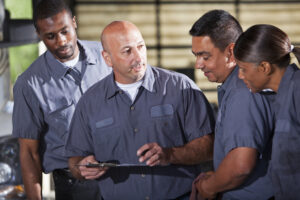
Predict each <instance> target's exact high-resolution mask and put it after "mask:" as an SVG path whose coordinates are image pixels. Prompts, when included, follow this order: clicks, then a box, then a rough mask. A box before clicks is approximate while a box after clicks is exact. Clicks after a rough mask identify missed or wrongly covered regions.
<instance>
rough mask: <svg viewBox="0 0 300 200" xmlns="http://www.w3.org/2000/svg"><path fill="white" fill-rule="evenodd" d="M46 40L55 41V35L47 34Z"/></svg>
mask: <svg viewBox="0 0 300 200" xmlns="http://www.w3.org/2000/svg"><path fill="white" fill-rule="evenodd" d="M46 38H47V39H48V40H53V39H54V34H53V33H49V34H47V36H46Z"/></svg>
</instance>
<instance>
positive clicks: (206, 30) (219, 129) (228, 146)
mask: <svg viewBox="0 0 300 200" xmlns="http://www.w3.org/2000/svg"><path fill="white" fill-rule="evenodd" d="M241 33H242V28H241V26H240V24H239V23H238V21H237V20H236V19H235V18H234V17H233V16H231V15H230V14H229V13H228V12H226V11H224V10H212V11H209V12H207V13H205V14H204V15H203V16H202V17H200V18H199V19H198V20H197V21H196V22H195V23H194V25H193V26H192V28H191V30H190V34H191V35H192V52H193V54H194V55H195V57H196V63H195V68H197V69H201V70H202V71H203V72H204V75H205V76H206V77H207V78H208V80H209V81H211V82H217V83H221V85H220V86H219V87H218V103H219V111H218V115H217V120H216V128H215V140H214V156H213V157H214V159H213V161H214V168H215V171H214V172H207V173H206V174H205V175H202V176H199V177H202V178H200V180H199V181H198V182H196V184H195V185H196V188H197V190H198V192H199V196H201V197H202V198H205V199H213V198H215V197H216V196H217V194H219V196H222V195H223V197H222V199H243V200H247V199H249V200H253V199H256V200H258V199H261V200H266V199H268V198H270V197H272V196H273V190H272V183H271V180H270V177H269V175H268V173H267V171H268V165H269V160H270V150H271V139H272V131H273V114H272V108H271V106H270V104H271V102H270V101H271V100H272V98H271V97H272V96H269V95H267V94H264V95H263V94H253V93H251V92H250V91H249V90H248V88H247V87H246V85H245V84H244V83H243V81H242V80H240V79H239V78H238V67H237V66H236V62H235V59H234V55H233V47H234V43H235V41H236V40H237V38H238V37H239V35H240V34H241ZM269 97H270V98H269Z"/></svg>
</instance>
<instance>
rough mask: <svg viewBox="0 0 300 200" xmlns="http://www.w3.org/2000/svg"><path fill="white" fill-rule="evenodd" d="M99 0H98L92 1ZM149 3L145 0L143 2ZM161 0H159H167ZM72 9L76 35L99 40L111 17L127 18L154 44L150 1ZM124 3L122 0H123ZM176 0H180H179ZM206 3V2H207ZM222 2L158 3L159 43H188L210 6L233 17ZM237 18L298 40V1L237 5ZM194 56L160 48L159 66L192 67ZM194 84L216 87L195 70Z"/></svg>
mask: <svg viewBox="0 0 300 200" xmlns="http://www.w3.org/2000/svg"><path fill="white" fill-rule="evenodd" d="M94 1H95V2H101V0H94ZM147 1H148V2H153V1H152V0H145V1H144V2H147ZM167 1H168V0H162V1H161V2H167ZM76 2H77V3H78V4H76V7H75V12H76V16H77V20H78V34H79V37H80V38H81V39H87V40H99V38H100V33H101V31H102V29H103V28H104V26H105V25H107V24H108V23H109V22H111V21H113V20H129V21H132V22H133V23H135V24H136V25H137V26H138V27H139V28H140V30H141V32H142V34H143V36H144V38H145V41H146V44H147V45H148V46H155V45H156V44H157V39H156V32H157V30H156V18H155V17H156V16H155V8H156V7H155V5H154V4H144V5H143V4H138V5H132V4H120V5H111V4H98V5H97V4H92V5H91V4H89V5H88V4H86V5H85V4H84V2H85V0H77V1H76ZM124 2H125V0H124ZM180 2H183V1H182V0H181V1H180ZM207 2H209V1H207ZM223 2H224V3H222V4H215V3H212V4H209V3H205V4H200V3H195V4H184V3H180V4H164V3H162V4H161V7H160V24H161V44H162V45H184V46H190V45H191V37H190V36H189V34H188V32H189V29H190V28H191V26H192V24H193V23H194V22H195V21H196V20H197V19H198V18H199V17H200V16H201V15H203V14H204V13H205V12H207V11H208V10H211V9H224V10H227V11H229V12H230V13H231V14H232V15H234V16H235V9H236V7H235V5H234V4H233V3H230V2H232V1H230V0H224V1H223ZM241 2H243V1H241ZM239 10H240V12H239V16H236V17H238V18H239V21H240V23H241V25H242V27H243V28H244V29H246V28H248V27H249V26H251V25H253V24H257V23H268V24H273V25H276V26H278V27H279V28H281V29H283V30H284V31H285V32H287V33H288V34H289V36H290V38H291V40H292V42H294V43H300V12H299V11H300V1H299V3H279V2H278V1H277V3H265V4H263V3H259V4H243V3H241V4H240V6H239ZM156 53H157V52H156V50H154V49H148V60H149V63H150V64H151V65H157V59H156ZM194 62H195V59H194V56H193V55H192V54H191V49H190V48H184V49H162V50H161V66H160V67H164V68H169V69H176V68H193V66H194ZM195 77H196V82H197V84H198V86H199V87H200V88H201V89H203V90H205V89H213V88H216V84H214V83H210V82H208V81H207V80H206V78H205V77H204V76H203V74H202V73H201V72H200V71H199V70H196V71H195ZM205 94H206V96H207V97H208V99H209V100H210V101H211V102H217V98H216V97H217V95H216V92H205Z"/></svg>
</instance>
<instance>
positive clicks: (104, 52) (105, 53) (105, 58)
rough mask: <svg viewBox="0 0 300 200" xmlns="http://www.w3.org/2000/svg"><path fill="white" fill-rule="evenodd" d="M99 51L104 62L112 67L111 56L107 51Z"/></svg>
mask: <svg viewBox="0 0 300 200" xmlns="http://www.w3.org/2000/svg"><path fill="white" fill-rule="evenodd" d="M101 53H102V57H103V58H104V61H105V63H106V64H107V65H108V66H110V67H112V62H111V58H110V55H109V53H108V52H107V51H105V50H103V51H102V52H101Z"/></svg>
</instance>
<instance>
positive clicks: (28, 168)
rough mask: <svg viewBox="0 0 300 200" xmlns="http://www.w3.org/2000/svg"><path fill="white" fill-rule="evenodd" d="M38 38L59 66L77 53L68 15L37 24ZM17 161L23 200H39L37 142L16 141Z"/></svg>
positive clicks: (40, 176)
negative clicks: (20, 171)
mask: <svg viewBox="0 0 300 200" xmlns="http://www.w3.org/2000/svg"><path fill="white" fill-rule="evenodd" d="M37 26H38V31H37V33H38V35H39V37H40V39H41V40H43V42H44V44H45V45H46V47H47V49H48V50H49V51H50V52H51V53H52V55H53V56H54V57H55V58H56V59H58V60H59V61H61V62H66V61H68V60H71V59H73V58H75V57H76V56H77V55H78V53H79V50H78V46H77V35H76V27H77V26H76V21H75V18H72V16H70V14H69V13H68V12H66V11H65V10H63V11H62V12H60V13H58V14H56V15H54V16H52V17H49V18H45V19H39V20H38V21H37ZM19 144H20V161H21V168H22V176H23V182H24V185H25V190H26V195H27V198H28V199H30V200H41V199H42V165H41V159H40V154H39V140H33V139H22V138H20V139H19Z"/></svg>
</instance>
